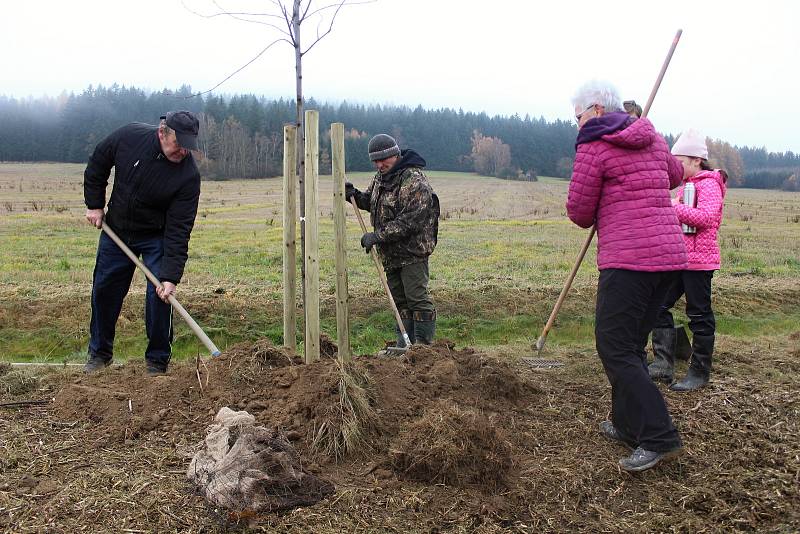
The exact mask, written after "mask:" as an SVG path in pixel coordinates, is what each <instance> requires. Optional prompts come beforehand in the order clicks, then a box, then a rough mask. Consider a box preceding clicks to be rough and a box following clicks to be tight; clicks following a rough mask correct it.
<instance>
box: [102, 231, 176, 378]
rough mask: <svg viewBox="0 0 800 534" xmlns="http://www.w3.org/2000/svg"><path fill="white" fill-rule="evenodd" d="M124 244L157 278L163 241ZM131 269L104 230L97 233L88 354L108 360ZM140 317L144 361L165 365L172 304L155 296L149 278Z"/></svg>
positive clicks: (166, 362)
mask: <svg viewBox="0 0 800 534" xmlns="http://www.w3.org/2000/svg"><path fill="white" fill-rule="evenodd" d="M126 245H128V247H129V248H130V249H131V251H132V252H133V253H134V254H135V255H136V256H137V257H141V258H142V262H143V263H144V264H145V266H146V267H147V268H148V269H150V271H151V272H152V273H153V274H154V275H155V277H156V278H158V277H159V271H160V268H161V257H162V256H163V255H164V240H163V239H162V238H161V237H150V238H146V239H131V240H130V241H127V242H126ZM135 270H136V266H135V265H134V263H133V262H132V261H131V260H130V258H128V256H126V255H125V253H124V252H122V250H121V249H120V248H119V247H118V246H117V244H116V243H114V241H112V240H111V238H110V237H108V236H107V235H106V233H105V232H101V233H100V242H99V244H98V245H97V261H96V262H95V267H94V276H93V282H92V321H91V324H90V326H89V334H90V338H89V356H96V357H99V358H102V359H103V360H106V361H108V360H111V357H112V356H113V354H114V335H115V330H116V325H117V319H119V313H120V311H121V310H122V301H123V300H124V299H125V295H127V294H128V290H129V289H130V287H131V280H133V273H134V271H135ZM144 320H145V327H146V331H147V340H148V343H147V349H146V350H145V353H144V356H145V359H146V360H147V361H148V363H153V364H156V365H158V366H163V367H166V365H167V364H168V363H169V358H170V355H171V354H172V306H171V305H169V304H168V303H166V302H164V301H163V300H161V299H160V298H158V295H157V294H156V288H155V287H154V286H153V284H151V283H150V282H149V281H148V282H147V296H146V299H145V311H144Z"/></svg>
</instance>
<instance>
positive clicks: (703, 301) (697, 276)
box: [656, 271, 717, 336]
mask: <svg viewBox="0 0 800 534" xmlns="http://www.w3.org/2000/svg"><path fill="white" fill-rule="evenodd" d="M713 277H714V271H680V273H679V274H678V276H677V278H676V279H675V282H674V283H673V284H672V286H671V287H670V288H669V290H668V291H667V294H666V296H665V297H664V302H663V303H662V305H661V309H660V310H659V312H658V318H657V319H656V328H673V327H674V326H675V322H674V321H673V319H672V313H670V309H672V308H673V307H674V306H675V303H676V302H678V299H679V298H681V296H682V295H684V294H685V295H686V315H687V317H688V318H689V330H691V331H692V334H694V335H696V336H713V335H714V332H715V331H716V328H717V323H716V319H715V318H714V310H712V309H711V279H712V278H713Z"/></svg>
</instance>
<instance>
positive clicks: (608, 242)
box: [567, 117, 687, 272]
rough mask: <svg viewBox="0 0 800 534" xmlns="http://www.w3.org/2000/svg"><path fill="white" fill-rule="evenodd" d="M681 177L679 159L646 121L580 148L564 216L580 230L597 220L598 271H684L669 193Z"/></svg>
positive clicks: (683, 251) (683, 252)
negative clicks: (566, 215) (579, 227)
mask: <svg viewBox="0 0 800 534" xmlns="http://www.w3.org/2000/svg"><path fill="white" fill-rule="evenodd" d="M601 119H602V117H601ZM592 120H596V119H592ZM589 123H591V120H590V121H589ZM589 123H587V125H589ZM584 128H586V126H584ZM578 139H579V142H580V141H581V136H580V135H579V138H578ZM682 177H683V166H682V165H681V163H680V161H678V160H677V159H676V158H675V157H674V156H673V155H672V154H670V153H669V147H668V146H667V143H666V141H664V138H663V137H661V136H660V135H659V134H658V133H657V132H656V131H655V129H654V128H653V125H652V123H651V122H650V121H649V120H647V119H644V118H643V119H638V120H635V121H633V122H629V123H627V125H622V126H621V129H619V130H618V131H615V132H613V133H608V134H605V135H602V136H601V137H599V138H598V139H596V140H593V141H588V142H583V143H582V144H579V145H578V148H577V154H576V155H575V166H574V167H573V171H572V180H571V181H570V184H569V196H568V198H567V214H568V215H569V218H570V219H571V220H572V221H573V222H574V223H575V224H577V225H578V226H582V227H584V228H588V227H590V226H592V224H594V223H595V221H596V222H597V235H598V243H597V267H598V268H599V269H601V270H602V269H629V270H632V271H650V272H655V271H679V270H683V269H686V266H687V263H686V247H685V246H684V243H683V236H682V232H681V226H680V223H679V222H678V217H677V216H676V214H675V209H673V207H672V203H671V199H670V193H669V190H670V189H672V188H673V187H677V186H678V185H679V184H680V183H681V178H682Z"/></svg>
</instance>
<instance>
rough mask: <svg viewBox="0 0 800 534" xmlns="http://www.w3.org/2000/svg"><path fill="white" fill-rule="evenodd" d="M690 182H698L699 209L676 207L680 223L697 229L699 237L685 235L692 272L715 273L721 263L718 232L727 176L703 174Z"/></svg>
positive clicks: (681, 188) (709, 172)
mask: <svg viewBox="0 0 800 534" xmlns="http://www.w3.org/2000/svg"><path fill="white" fill-rule="evenodd" d="M686 182H692V183H694V186H695V188H696V189H695V199H696V201H697V207H695V208H692V207H689V206H687V205H685V204H680V203H678V204H675V213H676V214H677V215H678V220H679V221H680V222H682V223H685V224H688V225H689V226H694V227H695V228H696V229H697V233H695V234H683V240H684V242H685V243H686V255H687V256H688V258H689V267H688V269H689V270H690V271H715V270H717V269H719V263H720V255H719V243H718V242H717V231H718V230H719V225H720V224H721V223H722V201H723V199H724V198H725V192H726V191H727V186H726V185H725V177H724V175H723V174H722V173H721V172H720V171H700V172H699V173H697V174H695V175H694V176H692V177H691V178H688V179H687V180H686ZM686 182H684V183H683V184H681V186H680V187H679V188H678V192H677V195H676V198H677V199H678V200H680V199H682V198H683V187H684V186H685V185H686Z"/></svg>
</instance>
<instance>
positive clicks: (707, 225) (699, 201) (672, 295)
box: [649, 130, 728, 391]
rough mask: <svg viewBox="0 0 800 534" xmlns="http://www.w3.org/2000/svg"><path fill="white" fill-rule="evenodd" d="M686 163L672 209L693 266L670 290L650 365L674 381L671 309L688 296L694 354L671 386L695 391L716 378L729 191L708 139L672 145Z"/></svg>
mask: <svg viewBox="0 0 800 534" xmlns="http://www.w3.org/2000/svg"><path fill="white" fill-rule="evenodd" d="M672 154H674V155H675V156H676V157H677V158H678V159H679V160H680V161H681V163H682V164H683V183H682V184H681V186H680V187H679V188H678V190H677V195H676V198H675V199H673V201H672V203H673V207H674V208H675V214H676V215H677V216H678V220H679V221H680V222H681V223H682V227H683V240H684V242H685V243H686V255H687V259H688V262H689V266H688V267H687V269H686V270H685V271H683V272H682V273H681V275H680V278H679V279H678V280H677V281H676V282H675V284H674V285H673V286H672V288H670V290H669V292H668V293H667V296H666V297H665V300H664V304H663V305H662V306H661V309H660V311H659V315H658V319H657V320H656V326H655V328H654V329H653V354H654V356H655V359H654V361H653V363H651V364H650V366H649V372H650V376H651V377H652V378H653V379H654V380H663V381H666V382H672V379H673V374H674V366H675V350H676V345H677V335H676V331H675V323H674V322H673V319H672V314H671V313H670V309H671V308H672V307H673V306H674V305H675V303H676V302H677V301H678V299H679V298H680V297H681V295H684V294H685V295H686V315H687V316H688V318H689V329H690V330H691V331H692V356H691V360H690V363H689V371H688V374H687V375H686V377H685V378H684V379H682V380H680V381H678V382H675V383H674V384H672V385H671V386H670V389H671V390H673V391H691V390H695V389H697V388H700V387H702V386H704V385H706V384H707V383H708V381H709V378H710V376H711V355H712V354H713V352H714V332H715V330H716V322H715V319H714V310H712V308H711V278H712V277H713V276H714V271H715V270H717V269H719V265H720V253H719V243H718V241H717V231H718V230H719V226H720V223H721V222H722V204H723V199H724V198H725V191H726V189H727V187H726V182H727V179H728V176H727V175H726V174H725V171H722V170H714V169H713V168H712V167H711V166H710V165H709V164H708V161H707V160H708V148H707V147H706V142H705V138H704V137H703V136H702V135H700V133H698V132H697V131H695V130H687V131H686V132H684V133H683V134H682V135H681V136H680V137H679V138H678V140H677V141H676V142H675V146H673V147H672ZM687 184H691V186H690V187H692V186H693V187H694V200H693V201H692V202H691V204H689V203H687V202H685V201H684V198H686V197H684V193H685V191H686V189H687Z"/></svg>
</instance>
